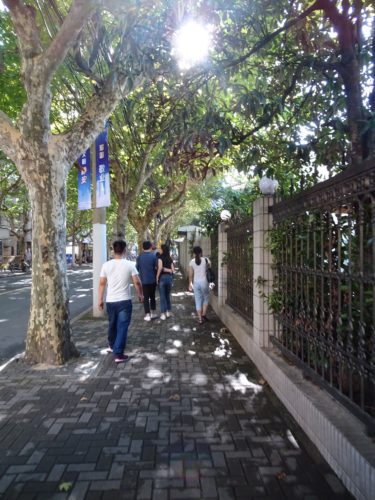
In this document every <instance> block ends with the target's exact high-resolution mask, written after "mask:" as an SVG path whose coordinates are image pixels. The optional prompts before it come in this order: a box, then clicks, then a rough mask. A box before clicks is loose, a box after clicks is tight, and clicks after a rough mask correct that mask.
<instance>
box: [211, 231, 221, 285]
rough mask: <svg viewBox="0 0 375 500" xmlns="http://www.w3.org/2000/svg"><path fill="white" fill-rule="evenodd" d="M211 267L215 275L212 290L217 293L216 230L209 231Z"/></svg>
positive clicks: (217, 257) (217, 234)
mask: <svg viewBox="0 0 375 500" xmlns="http://www.w3.org/2000/svg"><path fill="white" fill-rule="evenodd" d="M210 238H211V256H210V260H211V267H212V270H213V272H214V273H215V276H216V286H215V288H214V289H213V292H214V294H215V295H217V294H218V290H219V262H218V261H219V233H218V231H217V230H216V231H215V232H213V233H211V236H210Z"/></svg>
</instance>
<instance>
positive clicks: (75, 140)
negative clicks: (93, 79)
mask: <svg viewBox="0 0 375 500" xmlns="http://www.w3.org/2000/svg"><path fill="white" fill-rule="evenodd" d="M129 80H130V79H129ZM129 80H128V75H127V73H121V72H120V71H115V72H113V73H111V74H110V75H109V76H108V77H107V79H106V81H105V83H104V85H103V87H102V88H101V89H100V90H99V91H98V92H97V93H96V94H94V95H93V96H92V97H91V99H89V101H88V103H87V105H86V107H85V109H84V111H83V113H82V115H81V116H80V117H79V119H78V121H77V122H76V123H75V125H73V127H72V128H71V129H70V130H68V131H67V132H65V133H63V134H61V135H58V136H55V137H54V138H53V141H54V143H55V145H56V147H57V148H58V149H59V150H60V151H61V152H62V153H63V155H64V157H65V158H66V159H67V161H68V162H69V164H70V165H71V164H72V163H73V162H74V161H75V160H76V159H77V158H78V156H79V155H80V154H81V153H82V152H83V151H85V150H86V149H87V148H88V147H90V146H91V144H92V143H93V142H94V140H95V139H96V137H97V136H98V135H99V133H100V132H102V130H103V129H104V124H105V121H106V119H107V118H108V117H109V116H110V115H111V113H112V111H113V110H114V108H115V107H116V104H117V102H118V101H119V100H120V99H121V97H125V95H127V93H129V92H131V91H132V90H133V88H134V87H138V86H139V85H140V84H141V83H142V81H143V76H141V75H139V76H135V77H134V78H133V79H132V80H131V82H130V81H129ZM129 85H130V86H129Z"/></svg>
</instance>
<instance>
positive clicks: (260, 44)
mask: <svg viewBox="0 0 375 500" xmlns="http://www.w3.org/2000/svg"><path fill="white" fill-rule="evenodd" d="M325 3H326V1H325V0H316V1H315V2H314V3H313V4H312V5H311V6H310V7H309V8H308V9H306V10H305V11H303V12H301V14H299V15H298V16H297V17H295V18H294V19H291V20H290V21H288V22H287V23H285V24H284V26H281V28H278V29H277V30H275V31H273V32H272V33H269V34H268V35H266V36H265V37H264V38H262V39H261V40H259V41H258V42H257V43H256V44H255V45H254V46H253V47H252V48H251V49H250V50H249V51H248V52H246V54H244V55H242V56H241V57H239V58H238V59H235V60H234V61H231V62H229V63H227V64H226V65H224V68H229V67H232V66H237V65H238V64H241V63H243V62H244V61H246V59H248V58H249V57H251V56H252V55H253V54H255V53H256V52H258V51H259V50H261V49H262V48H263V47H265V46H266V45H268V43H269V42H271V41H272V40H273V39H274V38H276V37H277V36H278V35H279V34H280V33H283V32H284V31H286V30H288V29H289V28H291V27H292V26H294V25H296V24H297V23H298V22H299V21H302V19H305V18H306V17H308V16H309V15H310V14H311V13H312V12H314V11H316V10H321V9H323V7H322V4H325Z"/></svg>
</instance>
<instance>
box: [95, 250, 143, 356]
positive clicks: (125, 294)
mask: <svg viewBox="0 0 375 500" xmlns="http://www.w3.org/2000/svg"><path fill="white" fill-rule="evenodd" d="M125 249H126V243H125V241H123V240H118V241H115V242H114V243H113V252H114V258H113V259H111V260H109V261H108V262H106V263H105V264H103V266H102V270H101V273H100V282H99V303H98V306H99V309H103V308H104V290H105V288H106V286H107V297H106V305H107V312H108V323H109V324H108V352H113V355H114V359H115V363H123V362H124V361H126V360H127V359H128V356H126V355H124V350H125V347H126V341H127V337H128V329H129V325H130V321H131V317H132V309H133V306H132V301H131V290H130V285H131V284H132V283H133V285H134V287H135V289H136V290H137V294H138V298H139V301H140V302H142V300H143V294H142V285H141V282H140V280H139V277H138V271H137V269H136V268H135V265H134V263H133V262H130V261H129V260H126V259H125Z"/></svg>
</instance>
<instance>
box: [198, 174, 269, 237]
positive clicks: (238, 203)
mask: <svg viewBox="0 0 375 500" xmlns="http://www.w3.org/2000/svg"><path fill="white" fill-rule="evenodd" d="M208 196H209V197H210V199H211V206H210V208H209V209H207V210H203V211H202V212H201V215H200V217H199V221H200V226H201V227H203V228H204V229H205V230H206V231H207V233H208V234H210V233H211V232H212V231H214V230H215V229H216V228H217V226H218V225H219V224H220V222H222V221H221V219H220V213H221V211H222V210H224V209H225V210H229V212H230V213H231V215H232V219H233V220H236V221H238V220H241V219H245V218H247V217H248V216H249V215H250V214H251V213H252V204H253V202H254V200H255V199H256V198H257V197H258V196H259V191H258V189H257V188H256V187H255V183H251V184H250V185H249V186H247V187H245V188H243V189H241V190H235V189H233V188H231V187H226V186H225V185H223V184H222V183H217V184H215V185H213V186H212V187H211V190H210V192H209V193H208Z"/></svg>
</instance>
